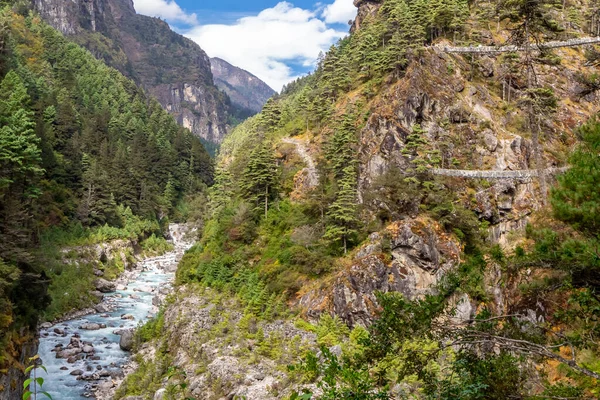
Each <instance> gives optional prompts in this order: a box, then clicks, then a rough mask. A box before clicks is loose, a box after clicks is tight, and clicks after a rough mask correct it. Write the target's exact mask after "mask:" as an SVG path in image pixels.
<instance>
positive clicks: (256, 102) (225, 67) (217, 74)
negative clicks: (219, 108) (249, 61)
mask: <svg viewBox="0 0 600 400" xmlns="http://www.w3.org/2000/svg"><path fill="white" fill-rule="evenodd" d="M210 67H211V70H212V74H213V77H214V80H215V85H217V87H218V88H219V89H221V90H222V91H224V92H225V93H227V95H228V96H229V98H230V99H231V104H232V105H233V106H235V107H238V108H239V109H240V111H242V112H243V111H244V110H248V111H249V112H251V113H252V114H256V113H258V112H260V110H262V108H263V106H264V105H265V103H266V102H267V100H269V98H270V97H271V96H273V95H274V94H275V91H274V90H273V89H271V88H270V87H269V85H267V84H266V83H264V82H263V81H261V80H260V79H259V78H257V77H256V76H254V75H252V74H251V73H250V72H248V71H246V70H243V69H241V68H238V67H235V66H233V65H231V64H229V63H228V62H227V61H225V60H222V59H220V58H211V59H210Z"/></svg>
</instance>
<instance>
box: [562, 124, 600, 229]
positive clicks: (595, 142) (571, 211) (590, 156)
mask: <svg viewBox="0 0 600 400" xmlns="http://www.w3.org/2000/svg"><path fill="white" fill-rule="evenodd" d="M579 134H580V136H581V138H582V141H583V143H582V145H581V146H580V147H579V149H578V150H577V151H576V152H575V153H574V154H573V155H572V157H571V160H570V164H571V168H570V169H569V170H568V171H567V172H565V173H564V174H563V175H561V176H559V177H558V182H559V185H558V186H557V187H556V188H555V189H553V190H552V192H551V203H552V206H553V209H554V213H555V215H556V217H557V218H559V219H561V220H563V221H566V222H569V223H571V224H572V225H574V226H575V228H577V229H580V230H582V231H584V232H586V233H589V234H591V235H592V236H597V235H598V234H600V157H598V154H599V152H600V121H598V120H592V121H590V122H588V123H587V124H586V125H584V126H583V127H581V129H580V131H579Z"/></svg>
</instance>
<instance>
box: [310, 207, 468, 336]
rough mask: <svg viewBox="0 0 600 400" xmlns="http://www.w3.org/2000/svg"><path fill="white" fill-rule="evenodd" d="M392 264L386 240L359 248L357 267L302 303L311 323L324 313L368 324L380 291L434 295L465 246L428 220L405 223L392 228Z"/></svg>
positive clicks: (409, 295) (377, 238)
mask: <svg viewBox="0 0 600 400" xmlns="http://www.w3.org/2000/svg"><path fill="white" fill-rule="evenodd" d="M386 233H387V234H388V235H390V236H391V240H390V245H391V251H392V261H391V262H390V263H386V262H385V261H384V259H383V257H382V255H381V253H382V251H381V241H382V237H381V236H380V235H379V234H373V235H371V238H370V239H371V243H370V244H367V245H366V246H364V247H363V248H362V249H360V250H359V251H358V253H357V255H356V257H355V260H354V262H353V264H352V266H351V267H350V268H348V269H345V270H342V271H339V272H338V274H337V276H336V278H335V279H334V281H333V284H328V287H327V288H318V289H314V290H312V291H309V292H308V293H307V294H305V295H304V296H302V297H301V298H300V300H299V304H300V306H301V307H302V308H303V309H304V310H306V313H307V315H308V316H309V317H310V318H311V319H318V317H319V316H320V315H321V314H322V313H323V312H329V313H332V314H336V315H338V316H340V317H341V318H342V319H343V320H344V321H346V322H347V323H348V324H349V325H356V324H361V325H369V324H370V322H371V321H372V318H373V316H374V315H375V312H376V310H377V307H378V305H377V299H376V298H375V293H376V292H400V293H402V294H403V295H404V296H406V297H407V298H409V299H414V298H418V297H420V296H422V295H424V294H426V293H429V292H430V291H431V290H432V287H434V285H435V284H436V283H437V282H438V280H439V278H440V277H441V276H443V275H444V274H445V273H446V272H448V271H449V270H451V269H452V268H454V267H455V266H456V265H458V263H459V261H460V251H461V249H460V245H459V242H458V240H457V239H456V238H454V237H451V236H449V235H447V234H445V233H443V230H442V229H441V228H440V227H439V226H438V224H437V223H436V222H434V221H432V220H429V219H425V218H423V219H417V220H405V221H401V222H397V223H394V224H392V225H390V226H389V227H388V228H387V232H386Z"/></svg>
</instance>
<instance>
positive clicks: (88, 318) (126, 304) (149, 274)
mask: <svg viewBox="0 0 600 400" xmlns="http://www.w3.org/2000/svg"><path fill="white" fill-rule="evenodd" d="M169 230H170V236H171V238H172V239H171V242H172V243H173V245H174V249H173V250H172V251H170V252H168V253H166V254H164V255H162V256H159V257H151V258H146V259H142V260H140V261H139V262H138V263H137V268H136V270H135V271H134V273H133V274H131V275H132V277H131V278H130V279H129V282H127V285H126V286H125V285H118V286H117V289H121V290H116V291H114V292H112V293H107V294H105V296H104V299H103V300H102V303H101V307H96V308H97V309H100V310H102V311H104V312H97V311H96V312H94V313H91V314H88V315H85V316H83V317H78V318H74V319H70V320H68V321H65V322H61V323H58V324H56V325H52V326H49V327H48V326H47V325H46V326H44V328H42V329H40V340H39V349H38V354H39V355H40V358H41V360H42V363H43V365H44V366H45V367H46V369H47V370H48V373H47V374H46V373H45V372H43V371H41V370H38V372H37V373H38V376H41V377H42V378H44V379H45V383H44V385H43V390H45V391H47V392H48V393H49V394H51V395H52V397H53V398H54V400H71V399H81V398H90V397H92V398H93V397H94V392H95V390H96V389H98V388H99V387H101V386H102V385H103V387H104V388H107V387H112V386H113V385H114V380H115V379H117V378H118V377H119V376H121V375H122V374H123V372H122V367H123V366H124V365H125V363H126V362H127V361H128V359H129V357H130V353H129V352H127V351H123V350H122V349H121V348H120V346H119V340H120V339H121V336H120V334H122V333H123V331H124V330H128V329H132V328H135V327H137V326H139V325H140V324H143V323H145V322H146V321H148V319H149V318H151V317H152V316H154V315H155V314H156V313H157V312H158V308H157V307H156V305H153V301H152V300H153V298H154V297H156V296H159V297H161V298H164V296H165V295H166V294H167V293H168V292H170V290H171V283H172V281H173V278H174V272H175V270H176V267H177V263H178V262H179V260H180V259H181V257H182V256H183V253H184V252H185V250H187V249H188V248H189V247H191V245H192V244H193V243H192V242H191V241H189V240H186V239H185V232H186V227H185V226H184V225H176V224H172V225H171V226H170V227H169ZM156 303H157V301H156V300H155V304H156ZM89 324H97V325H100V326H101V328H100V329H94V330H87V329H82V327H86V325H87V326H88V327H89V326H90V325H89ZM104 326H105V327H104ZM61 346H62V347H61ZM86 346H87V347H86ZM73 348H79V349H80V350H81V351H79V350H73ZM61 350H66V353H62V355H65V354H67V353H70V352H71V353H76V354H74V355H73V356H71V357H70V359H69V357H65V358H57V353H58V352H60V351H61ZM42 397H43V396H42ZM38 398H40V397H39V396H38Z"/></svg>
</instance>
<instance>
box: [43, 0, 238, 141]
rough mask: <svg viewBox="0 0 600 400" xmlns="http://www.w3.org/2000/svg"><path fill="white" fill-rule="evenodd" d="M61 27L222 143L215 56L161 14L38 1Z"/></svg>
mask: <svg viewBox="0 0 600 400" xmlns="http://www.w3.org/2000/svg"><path fill="white" fill-rule="evenodd" d="M34 6H35V9H36V10H37V11H38V12H39V13H40V14H41V15H42V17H43V18H44V19H45V20H46V21H47V22H48V23H49V24H50V25H52V26H54V27H55V28H56V29H58V30H60V31H61V32H63V33H64V34H65V35H69V36H71V37H72V38H73V40H75V41H76V42H77V43H79V44H81V45H83V46H85V47H87V48H88V49H89V50H90V51H91V52H92V53H93V54H94V55H95V56H96V57H98V58H101V59H104V60H105V61H106V62H107V63H108V64H109V65H111V66H113V67H115V68H117V69H119V70H120V71H121V72H123V73H124V74H126V75H128V76H129V77H131V78H132V79H134V80H135V81H137V82H138V83H140V84H141V85H142V86H143V87H144V88H146V89H147V90H148V91H149V92H150V93H152V94H153V95H154V96H155V97H156V98H157V99H158V100H159V101H160V103H161V105H162V106H163V108H165V109H166V110H168V111H169V112H171V113H172V114H173V115H174V116H175V118H176V119H177V120H178V122H179V123H180V124H181V125H183V126H185V127H187V128H189V129H190V130H191V131H192V132H193V133H194V134H195V135H197V136H199V137H201V138H203V139H205V140H207V141H210V142H213V143H220V142H221V141H222V140H223V137H224V136H225V135H226V134H227V131H228V126H227V114H228V106H227V98H226V96H225V95H223V93H222V92H220V91H219V90H218V89H217V87H216V86H215V85H214V83H213V77H212V73H211V69H210V60H209V58H208V56H207V55H206V53H205V52H204V51H203V50H202V49H201V48H200V47H199V46H198V45H197V44H195V43H194V42H192V41H191V40H189V39H186V38H184V37H183V36H181V35H179V34H177V33H175V32H173V31H172V30H171V29H170V28H169V26H168V24H167V23H166V22H164V21H162V20H160V19H158V18H150V17H146V16H143V15H138V14H136V13H135V9H134V7H133V2H132V1H131V0H75V1H70V0H48V1H46V0H34Z"/></svg>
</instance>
